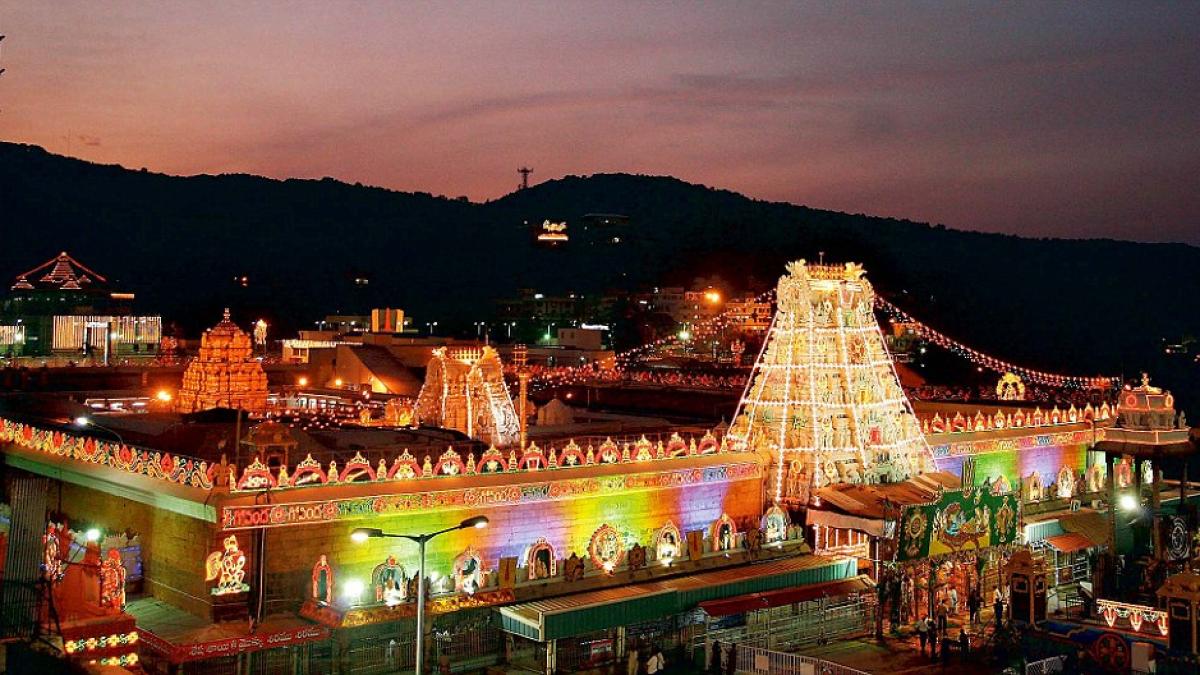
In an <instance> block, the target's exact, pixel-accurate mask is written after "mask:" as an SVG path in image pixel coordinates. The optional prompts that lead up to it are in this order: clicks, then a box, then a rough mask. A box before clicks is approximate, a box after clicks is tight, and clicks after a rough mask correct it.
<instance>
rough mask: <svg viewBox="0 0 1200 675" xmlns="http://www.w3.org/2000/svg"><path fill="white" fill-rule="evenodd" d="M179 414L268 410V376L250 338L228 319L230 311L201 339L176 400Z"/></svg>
mask: <svg viewBox="0 0 1200 675" xmlns="http://www.w3.org/2000/svg"><path fill="white" fill-rule="evenodd" d="M176 400H177V406H176V407H177V409H178V410H179V411H180V412H198V411H200V410H208V409H210V408H236V409H239V410H246V411H248V412H252V413H261V412H265V411H266V409H267V374H266V373H265V372H264V371H263V367H262V363H260V362H259V361H258V360H257V359H255V358H254V345H253V343H252V341H251V338H250V336H249V335H248V334H246V333H245V332H244V331H243V330H242V329H240V328H238V327H237V325H236V324H234V323H233V321H231V320H230V318H229V310H228V309H226V310H225V315H224V317H223V318H222V319H221V322H220V323H218V324H217V325H216V326H213V327H212V328H209V329H208V330H206V331H204V335H203V336H202V337H201V338H200V354H199V355H198V356H197V357H196V358H195V359H194V360H193V361H192V362H191V363H190V364H188V367H187V371H186V372H184V374H183V386H182V387H180V389H179V395H178V397H177V398H176Z"/></svg>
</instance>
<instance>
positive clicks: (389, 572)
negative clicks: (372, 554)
mask: <svg viewBox="0 0 1200 675" xmlns="http://www.w3.org/2000/svg"><path fill="white" fill-rule="evenodd" d="M322 557H324V556H322ZM407 579H408V577H407V575H406V574H405V573H404V566H403V565H401V564H400V563H398V562H396V556H391V555H389V556H388V557H387V559H386V560H384V561H383V562H382V563H380V564H378V565H376V566H375V569H373V570H371V587H372V588H373V589H374V590H375V602H383V603H386V604H388V605H395V604H399V603H401V602H404V600H405V599H406V598H407V596H408V591H407V584H406V583H405V582H406V581H407Z"/></svg>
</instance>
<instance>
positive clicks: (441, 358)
mask: <svg viewBox="0 0 1200 675" xmlns="http://www.w3.org/2000/svg"><path fill="white" fill-rule="evenodd" d="M417 416H418V418H419V420H420V421H421V423H423V424H430V425H433V426H439V427H443V428H446V429H455V430H457V431H461V432H463V433H464V434H466V435H467V436H470V437H471V438H475V439H478V440H481V441H484V442H485V443H491V444H492V445H494V446H496V447H498V448H503V447H507V446H509V445H512V444H514V443H516V442H517V439H518V432H519V425H518V423H517V413H516V410H515V409H514V408H513V402H512V397H511V396H509V394H508V387H507V386H505V384H504V367H503V364H501V363H500V355H499V354H497V353H496V350H495V349H492V348H491V347H486V346H485V347H482V348H456V349H450V348H447V347H441V348H439V349H435V350H434V352H433V358H432V359H430V361H429V365H428V366H427V367H426V369H425V384H424V385H423V386H422V387H421V393H420V395H419V396H418V398H417Z"/></svg>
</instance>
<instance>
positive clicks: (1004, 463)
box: [927, 424, 1104, 489]
mask: <svg viewBox="0 0 1200 675" xmlns="http://www.w3.org/2000/svg"><path fill="white" fill-rule="evenodd" d="M1103 438H1104V434H1103V429H1097V430H1096V435H1095V437H1093V431H1092V429H1091V428H1090V427H1089V426H1088V425H1086V424H1078V425H1069V426H1066V427H1065V428H1064V430H1062V431H1054V432H1041V433H1037V432H1032V431H1022V430H1016V429H1006V430H1002V431H979V432H968V433H947V434H931V435H929V436H927V440H928V442H929V445H930V448H931V449H932V450H933V454H934V460H935V462H936V463H937V467H938V469H939V470H941V471H948V472H950V473H953V474H955V475H958V476H961V475H962V467H963V462H964V461H965V459H966V458H967V457H974V458H975V481H974V484H975V485H980V484H982V483H984V482H985V481H987V480H988V479H994V478H996V477H998V476H1004V477H1005V478H1006V479H1007V480H1008V482H1009V485H1011V486H1012V487H1013V488H1014V489H1016V487H1017V486H1019V485H1020V484H1021V480H1022V479H1024V478H1027V477H1028V476H1030V475H1031V474H1033V473H1034V472H1035V471H1036V472H1037V473H1038V475H1040V476H1041V477H1042V480H1043V483H1044V484H1046V485H1049V484H1050V483H1052V482H1055V481H1056V480H1057V478H1058V475H1059V472H1060V471H1061V470H1062V468H1063V467H1069V468H1070V469H1071V470H1072V471H1073V472H1074V473H1075V474H1076V476H1077V477H1078V476H1079V475H1080V474H1082V473H1083V472H1085V471H1086V470H1087V467H1088V459H1087V455H1088V449H1089V448H1090V447H1091V446H1092V444H1093V443H1094V441H1095V440H1103Z"/></svg>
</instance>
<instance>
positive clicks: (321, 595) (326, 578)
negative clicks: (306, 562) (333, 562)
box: [312, 554, 333, 605]
mask: <svg viewBox="0 0 1200 675" xmlns="http://www.w3.org/2000/svg"><path fill="white" fill-rule="evenodd" d="M312 598H313V600H316V601H317V602H323V603H325V604H327V605H331V604H333V568H332V567H330V566H329V560H328V559H327V558H326V557H325V554H321V557H320V558H317V564H315V565H313V569H312Z"/></svg>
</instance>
